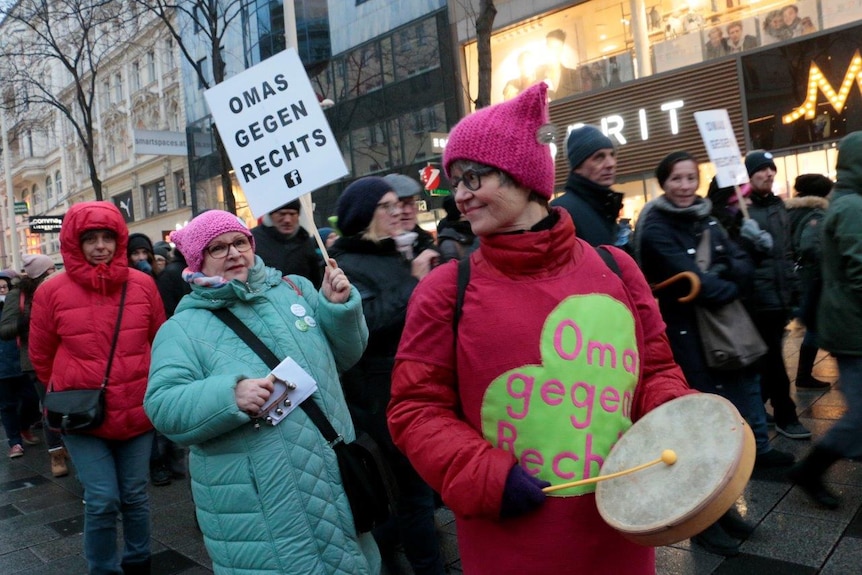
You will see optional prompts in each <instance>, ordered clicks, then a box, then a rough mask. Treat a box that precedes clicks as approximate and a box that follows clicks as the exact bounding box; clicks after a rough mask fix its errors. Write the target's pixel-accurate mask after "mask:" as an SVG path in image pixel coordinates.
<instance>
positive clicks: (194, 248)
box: [171, 210, 254, 272]
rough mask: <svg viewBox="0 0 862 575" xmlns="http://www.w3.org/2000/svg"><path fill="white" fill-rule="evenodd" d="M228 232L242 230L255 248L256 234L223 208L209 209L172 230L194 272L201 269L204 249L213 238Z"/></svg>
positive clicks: (172, 239)
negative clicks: (179, 228)
mask: <svg viewBox="0 0 862 575" xmlns="http://www.w3.org/2000/svg"><path fill="white" fill-rule="evenodd" d="M226 232H240V233H242V234H245V236H246V237H247V238H248V239H249V241H250V242H251V247H252V249H254V236H252V235H251V232H250V231H249V229H248V227H247V226H246V225H245V222H244V221H242V220H241V219H240V218H239V217H237V216H235V215H233V214H232V213H230V212H225V211H222V210H208V211H206V212H204V213H202V214H200V215H199V216H197V217H196V218H194V219H193V220H192V221H190V222H189V223H188V224H186V227H184V228H183V229H181V230H177V231H175V232H171V241H172V242H174V243H175V244H176V246H177V249H178V250H180V253H181V254H183V257H185V258H186V263H187V264H188V265H189V269H190V270H191V271H193V272H199V271H201V265H202V264H203V261H204V250H205V249H206V247H207V246H208V245H209V243H210V242H211V241H212V240H213V238H215V237H218V236H220V235H222V234H224V233H226Z"/></svg>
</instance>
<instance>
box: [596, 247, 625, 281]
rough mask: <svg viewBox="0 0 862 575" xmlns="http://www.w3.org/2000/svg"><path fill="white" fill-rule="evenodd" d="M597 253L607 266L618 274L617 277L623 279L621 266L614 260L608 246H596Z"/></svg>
mask: <svg viewBox="0 0 862 575" xmlns="http://www.w3.org/2000/svg"><path fill="white" fill-rule="evenodd" d="M596 253H597V254H599V256H600V257H601V258H602V259H603V260H604V262H605V265H606V266H608V267H609V268H611V271H612V272H614V273H615V274H617V277H618V278H620V279H622V277H623V272H622V270H620V264H618V263H617V260H616V259H615V258H614V256H613V254H611V251H610V250H609V249H608V248H607V247H606V246H596Z"/></svg>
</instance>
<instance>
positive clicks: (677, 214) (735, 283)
mask: <svg viewBox="0 0 862 575" xmlns="http://www.w3.org/2000/svg"><path fill="white" fill-rule="evenodd" d="M656 178H657V179H658V182H659V185H660V186H661V187H662V189H663V190H664V192H665V194H664V195H663V196H660V197H658V198H656V199H655V200H654V201H653V202H652V209H650V210H649V213H648V214H647V215H645V216H643V218H644V220H645V221H641V222H639V223H638V227H639V228H641V232H640V249H639V252H640V255H641V263H642V268H643V272H644V275H645V276H646V278H647V280H649V282H650V283H659V282H662V281H664V280H666V279H668V278H670V277H672V276H674V275H676V274H678V273H680V272H692V273H694V274H696V275H697V276H698V278H700V285H701V288H700V291H699V293H698V295H697V297H696V298H695V299H694V300H693V301H692V302H685V303H683V302H680V301H679V300H678V298H680V297H682V296H684V295H686V294H687V293H688V290H689V288H690V286H689V285H688V283H687V282H679V284H682V285H672V286H671V287H670V288H666V289H664V290H660V291H659V292H658V294H657V295H658V300H659V308H660V309H661V313H662V318H664V321H665V323H666V324H667V336H668V339H669V340H670V345H671V349H672V350H673V355H674V359H675V360H676V362H677V363H678V364H679V366H680V367H681V368H682V371H683V373H684V374H685V377H686V380H687V381H688V383H689V385H690V386H691V387H693V388H694V389H697V390H699V391H703V392H706V393H715V394H718V395H721V396H723V397H726V398H727V399H728V400H729V401H731V402H732V403H733V404H734V405H735V406H736V408H737V409H738V410H739V412H740V414H741V415H742V416H743V417H744V418H745V419H746V421H748V423H749V425H750V426H751V428H752V431H753V432H754V435H755V441H756V444H757V456H756V460H755V465H756V466H758V467H775V466H787V465H792V464H793V462H794V459H793V456H792V455H790V454H789V453H784V452H780V451H777V450H775V449H772V447H771V446H770V444H769V432H768V429H767V426H766V411H765V409H764V407H763V402H762V401H761V396H760V385H759V381H758V378H757V372H756V370H755V368H754V367H753V366H750V367H747V368H743V369H738V370H732V371H717V370H714V369H710V368H709V367H708V366H707V364H706V360H705V357H704V353H703V348H702V346H701V342H700V335H699V331H698V326H697V320H696V316H695V313H696V312H695V309H696V307H698V306H703V307H716V306H721V305H725V304H728V303H731V302H733V301H735V300H737V299H740V297H741V296H742V295H743V294H744V293H745V292H746V290H747V289H749V288H750V285H751V278H752V275H753V273H754V266H753V264H752V262H751V260H750V258H749V257H748V255H747V254H746V253H745V252H744V251H743V250H742V249H741V248H740V247H739V246H737V245H736V244H735V243H734V242H733V241H731V240H730V238H729V237H728V235H727V233H726V232H725V231H724V229H723V228H722V227H721V225H720V224H719V222H718V221H717V220H716V219H715V218H713V217H712V216H711V215H710V212H711V210H712V203H711V202H710V201H709V200H708V199H705V198H702V197H700V196H698V195H697V194H696V192H697V189H698V187H699V184H700V180H699V174H698V166H697V162H696V161H695V159H694V158H693V157H692V156H691V155H690V154H688V153H687V152H674V153H672V154H670V155H668V156H667V157H666V158H665V159H664V160H662V162H661V163H660V164H659V165H658V167H657V168H656ZM707 235H708V237H707ZM704 238H707V239H708V241H709V244H708V249H709V255H710V265H709V267H708V268H707V269H706V271H702V270H701V269H700V266H699V265H698V263H697V256H698V250H699V248H700V249H703V247H702V246H701V242H705V241H706V239H704ZM704 245H707V244H704ZM751 530H753V528H748V527H744V526H743V525H742V524H740V523H739V520H738V517H736V516H735V515H731V516H728V517H725V518H723V519H722V520H720V521H719V523H718V524H717V525H713V526H710V527H709V528H708V529H707V530H706V531H704V532H703V533H702V534H700V535H698V536H697V537H696V538H694V540H695V542H696V543H698V544H700V545H702V546H704V547H706V548H707V549H708V550H710V551H713V552H716V553H720V554H723V555H735V554H737V553H738V552H739V543H738V541H735V538H734V537H731V535H732V534H733V535H736V536H737V537H736V538H741V537H738V536H739V535H743V536H745V535H747V534H748V533H750V531H751Z"/></svg>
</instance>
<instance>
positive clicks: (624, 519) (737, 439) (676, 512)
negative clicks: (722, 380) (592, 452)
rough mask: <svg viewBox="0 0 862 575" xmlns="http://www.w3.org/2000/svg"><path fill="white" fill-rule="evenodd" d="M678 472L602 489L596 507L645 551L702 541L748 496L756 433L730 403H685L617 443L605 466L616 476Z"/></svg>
mask: <svg viewBox="0 0 862 575" xmlns="http://www.w3.org/2000/svg"><path fill="white" fill-rule="evenodd" d="M665 449H672V450H674V451H675V452H676V454H677V461H676V463H675V464H673V465H666V464H664V463H659V464H657V465H653V466H651V467H648V468H646V469H643V470H640V471H637V472H634V473H631V474H628V475H623V476H621V477H617V478H614V479H608V480H606V481H602V482H599V483H598V484H597V486H596V504H597V506H598V510H599V513H600V514H601V516H602V518H603V519H604V520H605V522H606V523H607V524H608V525H610V526H611V527H613V528H614V529H616V530H618V531H620V532H621V533H622V534H623V535H624V536H625V537H627V538H628V539H630V540H632V541H634V542H636V543H639V544H641V545H649V546H661V545H669V544H672V543H677V542H679V541H682V540H684V539H688V538H690V537H692V536H693V535H696V534H698V533H700V532H701V531H703V530H704V529H706V528H707V527H709V526H710V525H712V524H713V523H714V522H715V521H717V520H718V518H719V517H721V516H722V515H723V514H724V513H725V512H726V511H727V510H728V509H730V506H731V505H733V503H734V502H735V501H736V500H737V498H739V496H740V495H741V494H742V491H743V490H744V489H745V485H746V484H747V483H748V479H749V478H750V477H751V472H752V470H753V469H754V458H755V443H754V435H753V434H752V432H751V429H750V428H749V427H748V425H747V424H746V423H745V420H744V419H743V417H742V416H741V415H740V414H739V412H738V411H737V410H736V408H735V407H734V406H733V404H732V403H730V402H729V401H728V400H726V399H724V398H723V397H720V396H718V395H714V394H708V393H699V394H694V395H686V396H683V397H679V398H676V399H674V400H672V401H669V402H667V403H665V404H663V405H661V406H659V407H658V408H656V409H654V410H653V411H651V412H649V413H648V414H646V415H645V416H644V417H643V418H641V419H640V420H639V421H638V422H637V423H635V424H634V425H633V426H632V427H631V428H630V429H629V430H628V431H627V432H626V434H625V435H623V437H622V438H621V439H620V440H619V441H618V442H617V443H616V445H615V446H614V448H613V449H612V450H611V453H610V455H608V457H607V459H606V461H605V464H604V465H603V466H602V470H601V474H602V475H609V474H611V473H616V472H618V471H623V470H626V469H630V468H632V467H635V466H637V465H640V464H642V463H646V462H648V461H652V460H654V459H657V458H659V457H661V453H662V451H664V450H665Z"/></svg>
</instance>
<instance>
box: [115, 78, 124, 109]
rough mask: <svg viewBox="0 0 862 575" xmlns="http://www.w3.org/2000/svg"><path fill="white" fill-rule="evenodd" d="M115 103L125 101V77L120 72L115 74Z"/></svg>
mask: <svg viewBox="0 0 862 575" xmlns="http://www.w3.org/2000/svg"><path fill="white" fill-rule="evenodd" d="M113 101H114V102H117V103H119V102H122V101H123V75H122V74H120V73H119V72H118V73H117V74H114V100H113Z"/></svg>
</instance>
